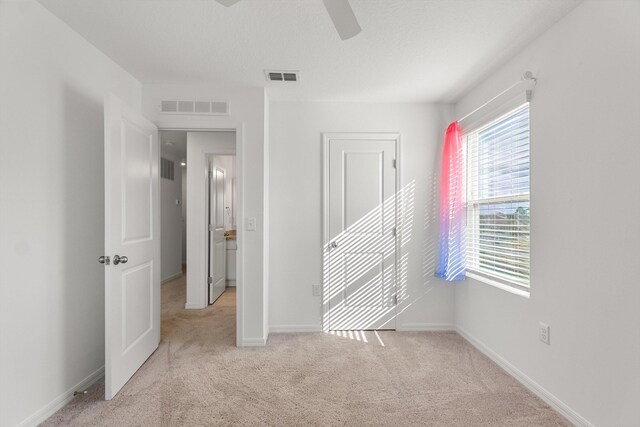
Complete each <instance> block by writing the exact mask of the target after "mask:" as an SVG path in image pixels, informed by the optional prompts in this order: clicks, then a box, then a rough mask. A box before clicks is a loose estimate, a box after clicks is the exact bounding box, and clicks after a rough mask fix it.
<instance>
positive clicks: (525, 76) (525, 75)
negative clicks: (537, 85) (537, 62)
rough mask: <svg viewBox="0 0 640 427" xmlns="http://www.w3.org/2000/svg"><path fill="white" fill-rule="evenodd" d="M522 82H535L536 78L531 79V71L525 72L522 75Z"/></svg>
mask: <svg viewBox="0 0 640 427" xmlns="http://www.w3.org/2000/svg"><path fill="white" fill-rule="evenodd" d="M522 80H533V81H536V78H535V77H533V73H532V72H531V71H525V72H524V74H523V75H522Z"/></svg>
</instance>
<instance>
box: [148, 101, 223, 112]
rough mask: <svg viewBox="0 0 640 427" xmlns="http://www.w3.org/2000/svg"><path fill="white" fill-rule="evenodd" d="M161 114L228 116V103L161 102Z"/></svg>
mask: <svg viewBox="0 0 640 427" xmlns="http://www.w3.org/2000/svg"><path fill="white" fill-rule="evenodd" d="M160 112H161V113H165V114H190V115H202V114H206V115H210V116H228V115H229V103H228V102H227V101H161V102H160Z"/></svg>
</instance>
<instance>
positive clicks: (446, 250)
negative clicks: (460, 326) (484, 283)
mask: <svg viewBox="0 0 640 427" xmlns="http://www.w3.org/2000/svg"><path fill="white" fill-rule="evenodd" d="M464 166H465V165H464V153H463V147H462V132H461V131H460V127H459V126H458V122H453V123H451V124H450V125H449V127H448V128H447V133H446V136H445V140H444V148H443V150H442V164H441V168H442V169H441V171H440V242H439V246H440V253H439V259H438V268H437V269H436V276H438V277H442V278H443V279H445V280H448V281H455V280H464V278H465V239H464V205H463V203H464V191H465V190H464V184H465V178H464V171H465V167H464Z"/></svg>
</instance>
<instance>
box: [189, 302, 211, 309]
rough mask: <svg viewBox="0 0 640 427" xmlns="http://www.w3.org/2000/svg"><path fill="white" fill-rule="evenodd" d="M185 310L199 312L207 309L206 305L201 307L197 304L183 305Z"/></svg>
mask: <svg viewBox="0 0 640 427" xmlns="http://www.w3.org/2000/svg"><path fill="white" fill-rule="evenodd" d="M184 308H185V310H199V309H202V308H207V306H206V305H204V306H203V305H202V304H197V303H191V302H190V303H187V304H185V305H184Z"/></svg>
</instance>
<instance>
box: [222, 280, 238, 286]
mask: <svg viewBox="0 0 640 427" xmlns="http://www.w3.org/2000/svg"><path fill="white" fill-rule="evenodd" d="M225 285H226V286H231V287H233V286H235V285H236V281H235V279H234V280H227V281H225Z"/></svg>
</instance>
